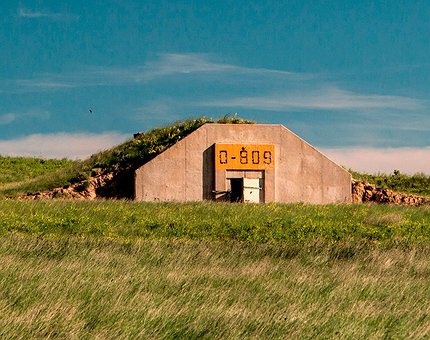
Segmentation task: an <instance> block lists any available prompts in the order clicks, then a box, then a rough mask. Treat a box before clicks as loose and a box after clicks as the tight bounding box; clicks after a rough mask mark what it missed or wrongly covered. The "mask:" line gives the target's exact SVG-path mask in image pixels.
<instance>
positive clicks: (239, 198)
mask: <svg viewBox="0 0 430 340" xmlns="http://www.w3.org/2000/svg"><path fill="white" fill-rule="evenodd" d="M230 188H231V189H230V202H243V178H231V179H230Z"/></svg>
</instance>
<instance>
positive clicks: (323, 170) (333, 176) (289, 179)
mask: <svg viewBox="0 0 430 340" xmlns="http://www.w3.org/2000/svg"><path fill="white" fill-rule="evenodd" d="M215 143H243V144H260V143H261V144H274V145H275V168H274V169H271V170H265V171H264V174H263V177H264V183H265V184H264V193H263V197H264V201H265V202H285V203H287V202H306V203H317V204H322V203H341V202H351V175H350V174H349V173H348V172H347V171H346V170H344V169H343V168H342V167H340V166H338V165H337V164H335V163H334V162H333V161H331V160H330V159H328V158H327V157H325V156H324V155H323V154H321V153H320V152H319V151H317V150H316V149H315V148H313V147H312V146H311V145H309V144H308V143H306V142H305V141H304V140H303V139H301V138H300V137H298V136H297V135H295V134H294V133H292V132H291V131H290V130H288V129H287V128H285V127H283V126H282V125H266V124H252V125H248V124H206V125H203V126H202V127H200V128H199V129H198V130H196V131H195V132H193V133H192V134H190V135H189V136H187V137H186V138H184V139H183V140H181V141H180V142H178V143H176V144H175V145H174V146H172V147H171V148H169V149H168V150H166V151H165V152H163V153H162V154H160V155H158V156H157V157H155V158H154V159H152V160H151V161H150V162H148V163H146V164H145V165H143V166H142V167H140V168H139V169H138V170H137V171H136V175H135V177H136V178H135V179H136V180H135V197H136V200H141V201H170V200H173V201H200V200H204V199H222V197H220V196H219V195H215V194H214V193H213V191H224V190H228V189H229V181H228V178H229V176H230V177H231V176H232V172H231V171H228V170H215V162H214V159H215V154H214V152H215V151H214V145H215ZM234 176H236V175H234ZM244 176H245V177H249V178H253V177H254V178H255V176H256V174H255V173H253V172H249V171H244ZM257 177H258V178H260V177H261V175H257Z"/></svg>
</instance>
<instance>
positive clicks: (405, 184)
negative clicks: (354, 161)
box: [349, 170, 430, 196]
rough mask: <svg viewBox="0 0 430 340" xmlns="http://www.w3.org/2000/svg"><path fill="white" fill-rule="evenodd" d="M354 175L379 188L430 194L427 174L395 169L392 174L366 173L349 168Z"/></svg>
mask: <svg viewBox="0 0 430 340" xmlns="http://www.w3.org/2000/svg"><path fill="white" fill-rule="evenodd" d="M349 172H350V173H351V175H352V177H353V178H354V179H356V180H358V181H366V182H369V183H372V184H375V185H376V187H377V188H381V189H391V190H393V191H397V192H404V193H407V194H414V195H421V196H430V176H426V175H425V174H420V173H418V174H415V175H412V176H410V175H406V174H402V173H400V172H399V171H397V170H395V171H394V173H393V174H392V175H386V174H376V175H371V174H366V173H359V172H355V171H353V170H349Z"/></svg>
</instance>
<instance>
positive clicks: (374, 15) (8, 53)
mask: <svg viewBox="0 0 430 340" xmlns="http://www.w3.org/2000/svg"><path fill="white" fill-rule="evenodd" d="M0 16H1V19H2V20H1V25H0V43H1V46H2V48H1V50H0V154H2V155H8V154H10V155H35V156H44V157H63V156H67V157H72V158H73V157H85V156H87V155H89V154H90V153H92V152H94V151H96V150H98V149H103V148H107V147H110V146H112V145H115V144H117V143H119V142H120V141H122V140H124V139H125V138H128V137H130V136H131V134H132V133H134V132H138V131H142V130H147V129H150V128H153V127H157V126H161V125H164V124H167V123H170V122H172V121H176V120H181V119H184V118H188V117H198V116H201V115H205V116H209V117H213V118H217V117H220V116H224V115H225V114H228V113H235V112H237V113H238V114H239V116H241V117H244V118H249V119H254V120H257V121H258V122H262V123H280V124H283V125H285V126H287V127H288V128H289V129H291V130H292V131H294V132H295V133H297V134H298V135H299V136H301V137H302V138H304V139H305V140H307V141H308V142H310V143H311V144H313V145H314V146H316V147H317V148H319V149H321V150H322V151H323V152H325V153H326V154H327V155H329V156H330V157H331V158H333V159H334V160H335V161H337V162H339V163H341V164H344V165H346V166H352V167H354V168H356V169H359V170H365V171H370V172H375V171H385V172H390V171H392V170H393V169H401V170H403V171H407V172H417V171H423V172H426V173H430V138H429V137H430V114H429V109H430V94H429V91H428V84H429V83H430V82H429V81H430V60H429V55H430V2H428V1H411V0H409V1H366V0H360V1H348V0H342V1H340V0H339V1H336V0H332V1H323V0H319V1H318V0H316V1H303V0H301V1H252V0H247V1H239V0H236V1H204V0H201V1H162V0H158V1H90V2H89V1H79V0H75V1H12V0H7V1H6V0H3V1H0ZM90 109H91V110H92V111H93V113H90V112H89V110H90Z"/></svg>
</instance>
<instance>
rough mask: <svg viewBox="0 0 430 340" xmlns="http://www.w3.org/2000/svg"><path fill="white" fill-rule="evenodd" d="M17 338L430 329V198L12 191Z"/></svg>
mask: <svg viewBox="0 0 430 340" xmlns="http://www.w3.org/2000/svg"><path fill="white" fill-rule="evenodd" d="M0 233H1V242H0V263H1V264H2V265H1V266H0V335H1V336H2V337H4V338H188V339H197V338H199V339H200V338H208V339H213V338H215V339H225V338H228V339H242V338H275V339H276V338H323V339H327V338H350V339H355V338H425V337H428V336H430V320H429V312H430V311H429V308H430V307H429V306H430V304H429V303H428V302H429V297H430V285H429V284H428V278H429V275H430V257H429V255H430V246H429V240H430V209H429V208H428V207H420V208H418V207H408V208H406V207H390V206H376V205H373V206H368V205H328V206H312V205H300V204H299V205H276V204H268V205H241V204H215V203H163V204H149V203H137V202H130V201H98V202H97V201H96V202H89V201H86V202H77V201H16V200H1V201H0Z"/></svg>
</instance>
